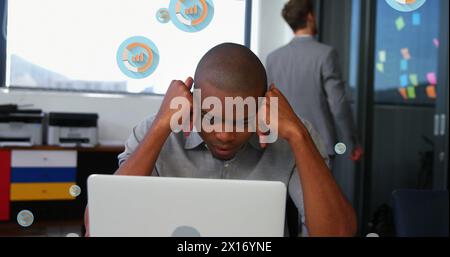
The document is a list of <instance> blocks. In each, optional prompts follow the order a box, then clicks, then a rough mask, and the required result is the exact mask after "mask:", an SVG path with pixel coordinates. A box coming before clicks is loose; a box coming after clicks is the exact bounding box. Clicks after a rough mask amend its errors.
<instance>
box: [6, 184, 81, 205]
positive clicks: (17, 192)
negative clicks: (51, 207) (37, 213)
mask: <svg viewBox="0 0 450 257" xmlns="http://www.w3.org/2000/svg"><path fill="white" fill-rule="evenodd" d="M72 185H75V183H12V184H11V201H45V200H74V199H75V197H73V196H71V195H70V193H69V189H70V187H71V186H72Z"/></svg>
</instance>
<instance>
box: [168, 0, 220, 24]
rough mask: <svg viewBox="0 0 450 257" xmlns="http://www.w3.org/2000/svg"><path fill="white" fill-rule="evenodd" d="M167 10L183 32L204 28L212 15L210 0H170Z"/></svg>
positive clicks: (212, 9)
mask: <svg viewBox="0 0 450 257" xmlns="http://www.w3.org/2000/svg"><path fill="white" fill-rule="evenodd" d="M169 12H170V17H171V19H172V22H173V23H174V24H175V26H176V27H177V28H179V29H181V30H183V31H185V32H198V31H200V30H203V29H204V28H206V27H207V26H208V25H209V24H210V23H211V21H212V19H213V16H214V4H213V1H212V0H171V1H170V5H169Z"/></svg>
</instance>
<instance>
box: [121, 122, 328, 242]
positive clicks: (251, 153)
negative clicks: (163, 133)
mask: <svg viewBox="0 0 450 257" xmlns="http://www.w3.org/2000/svg"><path fill="white" fill-rule="evenodd" d="M153 119H154V117H153V116H151V117H148V118H146V119H145V120H144V121H142V122H141V123H140V124H139V125H137V126H136V127H134V128H133V133H132V134H131V135H130V137H129V138H128V140H127V141H126V142H125V151H124V152H123V153H121V154H120V155H119V165H121V164H122V163H123V162H124V161H126V160H127V159H128V157H129V156H130V155H131V154H132V153H133V152H134V151H135V150H136V148H137V146H138V145H139V143H140V142H141V141H142V140H143V138H144V136H145V134H146V133H147V131H148V130H149V128H150V126H151V124H152V122H153ZM303 122H304V124H305V126H306V128H307V129H308V131H309V133H310V135H311V137H312V139H313V140H314V143H315V144H316V147H317V148H318V150H319V152H320V153H321V155H322V157H323V158H324V159H325V161H326V162H327V163H328V155H327V153H326V150H325V148H324V147H323V145H322V142H321V140H320V138H319V135H318V134H317V132H316V131H315V130H314V129H313V128H312V126H311V124H310V123H309V122H307V121H304V120H303ZM152 175H153V176H162V177H190V178H214V179H242V180H266V181H280V182H283V183H284V184H285V185H286V187H287V188H288V193H289V195H290V197H291V198H292V200H293V202H294V204H295V205H296V207H297V209H298V213H299V221H300V222H301V225H302V235H303V236H306V235H307V230H306V226H305V211H304V206H303V192H302V186H301V182H300V178H299V175H298V172H297V170H296V164H295V158H294V155H293V153H292V150H291V148H290V146H289V144H288V143H287V141H285V140H282V139H279V140H278V141H277V142H276V143H274V144H270V145H269V146H268V147H267V148H266V149H262V148H261V147H260V145H259V142H258V136H257V135H256V134H254V135H253V136H252V138H251V139H250V141H249V142H247V143H246V144H245V145H244V146H243V148H242V149H241V150H240V151H239V152H238V153H237V154H236V156H235V157H234V158H233V159H232V160H229V161H222V160H219V159H216V158H214V157H213V156H212V154H211V152H210V151H209V150H208V148H207V147H206V144H205V143H204V142H203V139H202V138H201V137H200V135H199V134H198V133H191V135H190V136H189V137H187V138H186V137H185V136H184V134H183V133H172V134H171V135H170V136H169V137H168V139H167V141H166V142H165V144H164V146H163V148H162V150H161V152H160V154H159V157H158V160H157V161H156V165H155V169H154V170H153V172H152ZM261 200H263V199H261ZM285 233H286V232H285Z"/></svg>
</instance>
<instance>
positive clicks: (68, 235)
mask: <svg viewBox="0 0 450 257" xmlns="http://www.w3.org/2000/svg"><path fill="white" fill-rule="evenodd" d="M66 237H80V235H78V234H77V233H69V234H67V235H66Z"/></svg>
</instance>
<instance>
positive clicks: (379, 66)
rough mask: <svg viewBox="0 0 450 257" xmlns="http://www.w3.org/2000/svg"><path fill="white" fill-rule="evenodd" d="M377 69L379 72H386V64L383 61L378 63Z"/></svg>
mask: <svg viewBox="0 0 450 257" xmlns="http://www.w3.org/2000/svg"><path fill="white" fill-rule="evenodd" d="M377 70H378V71H379V72H384V64H382V63H377Z"/></svg>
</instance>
